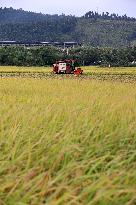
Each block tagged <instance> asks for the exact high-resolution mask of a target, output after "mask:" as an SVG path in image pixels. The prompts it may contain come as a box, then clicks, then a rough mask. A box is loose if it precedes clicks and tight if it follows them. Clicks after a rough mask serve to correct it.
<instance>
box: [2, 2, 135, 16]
mask: <svg viewBox="0 0 136 205" xmlns="http://www.w3.org/2000/svg"><path fill="white" fill-rule="evenodd" d="M0 7H13V8H16V9H19V8H22V9H24V10H27V11H35V12H42V13H45V14H62V13H64V14H66V15H69V14H72V15H76V16H82V15H84V14H85V13H86V12H88V11H92V10H93V11H98V12H99V13H101V12H103V11H104V12H106V11H108V12H109V13H116V14H119V15H123V14H127V16H130V17H136V0H0Z"/></svg>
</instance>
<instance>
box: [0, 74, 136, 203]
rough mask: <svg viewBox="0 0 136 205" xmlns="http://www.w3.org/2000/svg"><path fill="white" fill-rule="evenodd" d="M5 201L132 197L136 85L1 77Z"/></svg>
mask: <svg viewBox="0 0 136 205" xmlns="http://www.w3.org/2000/svg"><path fill="white" fill-rule="evenodd" d="M0 116H1V118H0V204H2V205H13V204H18V205H60V204H67V205H83V204H84V205H90V204H92V205H98V204H103V205H107V204H112V205H124V204H128V205H129V204H130V205H131V204H134V203H135V196H136V185H135V180H136V174H135V168H136V153H135V149H136V126H135V122H136V85H135V84H125V83H118V82H116V83H114V82H106V81H105V82H99V81H93V80H92V81H86V80H82V81H79V80H72V81H71V80H69V79H67V80H63V81H62V80H59V81H58V80H55V79H49V80H45V79H30V78H25V79H22V78H17V79H16V78H1V79H0Z"/></svg>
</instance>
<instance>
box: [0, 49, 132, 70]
mask: <svg viewBox="0 0 136 205" xmlns="http://www.w3.org/2000/svg"><path fill="white" fill-rule="evenodd" d="M63 59H75V60H76V61H77V65H78V66H82V65H85V66H88V65H92V66H93V65H99V66H109V65H110V66H116V67H117V66H136V47H126V48H120V49H117V48H116V49H115V48H92V47H78V48H75V49H73V48H72V49H69V52H67V50H62V49H60V48H56V47H53V46H51V47H41V48H37V49H36V48H29V49H27V48H24V47H1V48H0V65H6V66H7V65H10V66H52V64H53V63H55V62H56V61H57V60H63Z"/></svg>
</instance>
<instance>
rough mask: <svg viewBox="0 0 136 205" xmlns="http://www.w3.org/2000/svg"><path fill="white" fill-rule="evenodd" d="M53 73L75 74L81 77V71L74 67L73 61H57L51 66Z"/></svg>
mask: <svg viewBox="0 0 136 205" xmlns="http://www.w3.org/2000/svg"><path fill="white" fill-rule="evenodd" d="M53 73H55V74H60V73H63V74H75V75H81V74H82V73H83V70H82V69H81V68H76V67H75V60H64V61H57V62H56V63H55V64H53Z"/></svg>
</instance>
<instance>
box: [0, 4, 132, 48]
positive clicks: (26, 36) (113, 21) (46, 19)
mask: <svg viewBox="0 0 136 205" xmlns="http://www.w3.org/2000/svg"><path fill="white" fill-rule="evenodd" d="M9 40H10V41H11V40H13V41H14V40H15V41H59V42H62V41H77V42H79V43H82V44H84V45H85V46H91V47H111V48H120V47H125V46H135V45H136V19H135V18H131V17H128V16H126V15H123V16H119V15H118V14H114V13H113V14H109V13H108V12H105V13H104V12H103V13H101V14H99V13H98V12H93V11H89V12H87V13H86V14H85V15H84V16H81V17H76V16H72V15H68V16H66V15H65V14H62V15H57V14H54V15H49V14H42V13H34V12H29V11H23V10H22V9H18V10H15V9H13V8H0V41H9Z"/></svg>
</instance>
